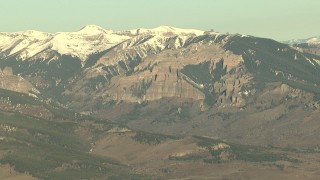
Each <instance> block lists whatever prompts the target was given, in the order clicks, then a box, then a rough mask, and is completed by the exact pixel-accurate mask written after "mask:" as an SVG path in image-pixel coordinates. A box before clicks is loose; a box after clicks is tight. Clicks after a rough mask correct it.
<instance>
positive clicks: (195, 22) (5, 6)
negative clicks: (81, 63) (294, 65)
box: [0, 0, 320, 40]
mask: <svg viewBox="0 0 320 180" xmlns="http://www.w3.org/2000/svg"><path fill="white" fill-rule="evenodd" d="M319 20H320V0H0V32H12V31H22V30H30V29H32V30H39V31H48V32H56V31H77V30H79V29H81V28H82V27H83V26H85V25H87V24H96V25H99V26H101V27H103V28H107V29H114V30H126V29H135V28H140V27H144V28H154V27H157V26H160V25H168V26H174V27H180V28H194V29H201V30H210V29H214V30H215V31H219V32H229V33H241V34H249V35H254V36H260V37H268V38H273V39H276V40H287V39H293V38H308V37H312V36H320V23H319Z"/></svg>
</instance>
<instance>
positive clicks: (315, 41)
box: [283, 36, 320, 45]
mask: <svg viewBox="0 0 320 180" xmlns="http://www.w3.org/2000/svg"><path fill="white" fill-rule="evenodd" d="M283 43H286V44H290V45H293V44H309V45H320V36H317V37H312V38H308V39H292V40H289V41H283Z"/></svg>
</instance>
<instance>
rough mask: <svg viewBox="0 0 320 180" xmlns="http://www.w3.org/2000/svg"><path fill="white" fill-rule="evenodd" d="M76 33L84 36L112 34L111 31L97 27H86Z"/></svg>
mask: <svg viewBox="0 0 320 180" xmlns="http://www.w3.org/2000/svg"><path fill="white" fill-rule="evenodd" d="M77 33H79V34H85V35H94V34H101V33H108V34H109V33H113V31H112V30H106V29H104V28H102V27H100V26H97V25H86V26H84V27H83V28H82V29H81V30H80V31H78V32H77Z"/></svg>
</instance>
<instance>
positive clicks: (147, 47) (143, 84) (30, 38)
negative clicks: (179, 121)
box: [0, 25, 320, 111]
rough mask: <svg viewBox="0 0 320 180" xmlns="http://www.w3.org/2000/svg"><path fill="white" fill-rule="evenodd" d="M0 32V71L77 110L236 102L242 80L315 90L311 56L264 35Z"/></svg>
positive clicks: (315, 65)
mask: <svg viewBox="0 0 320 180" xmlns="http://www.w3.org/2000/svg"><path fill="white" fill-rule="evenodd" d="M40 34H45V33H40ZM108 35H109V36H110V37H109V36H108ZM1 36H4V37H6V38H8V39H9V40H7V41H4V42H2V44H1V46H0V47H1V49H0V57H1V61H0V67H1V69H2V71H3V70H4V69H6V68H11V69H12V73H13V75H20V76H22V77H24V78H25V79H26V80H28V81H29V82H31V83H32V84H33V85H34V86H35V88H37V89H38V90H39V91H40V92H41V93H43V94H45V95H46V96H48V97H50V98H53V99H56V100H58V101H63V100H66V99H68V101H64V102H61V103H66V104H67V105H68V106H70V107H72V108H73V109H77V110H83V111H88V110H90V111H91V110H94V107H96V103H97V102H98V101H101V100H102V102H103V103H102V104H108V103H109V102H110V101H125V102H142V101H149V100H159V99H161V98H166V97H180V98H186V99H188V98H191V99H194V100H205V102H206V103H207V104H208V105H215V104H216V105H217V104H228V105H235V106H238V107H241V106H244V105H245V104H246V102H245V100H244V98H243V96H241V94H242V93H243V92H244V91H245V90H244V89H245V87H248V86H251V85H252V84H254V83H256V82H259V83H266V82H270V81H273V82H274V81H277V82H282V83H284V84H287V85H289V86H291V87H293V88H297V89H302V90H306V91H307V92H311V93H314V94H315V96H319V93H320V92H319V88H318V86H317V85H318V84H320V83H319V81H320V80H319V78H318V77H319V75H320V70H319V68H320V65H319V62H320V58H319V56H317V55H312V54H306V53H302V52H300V51H298V50H296V49H295V48H292V47H290V46H289V45H286V44H281V43H278V42H276V41H273V40H270V39H264V38H257V37H252V36H244V35H239V34H235V35H227V34H220V33H216V32H202V31H197V30H183V29H177V28H172V27H159V28H155V29H150V30H144V29H142V30H139V29H138V30H131V31H124V32H113V31H111V30H109V31H107V30H104V29H102V28H100V27H97V26H92V25H91V26H87V27H85V28H83V29H82V30H80V31H79V32H76V33H57V34H51V35H48V34H46V35H45V37H43V36H39V32H38V33H32V32H29V34H26V33H24V32H20V33H7V34H6V33H1ZM60 36H62V38H61V37H60ZM57 37H60V38H57ZM63 38H65V39H63ZM54 39H58V40H55V41H53V40H54ZM68 39H69V40H70V42H68ZM77 41H79V42H78V44H77ZM8 42H10V43H8ZM25 42H27V43H25ZM85 42H87V44H85ZM110 42H112V43H113V44H111V43H110ZM81 43H83V44H84V45H83V46H84V47H81ZM25 44H27V45H25ZM56 44H59V45H60V46H57V45H56ZM61 44H63V45H65V46H62V45H61ZM88 44H89V45H88ZM101 44H102V45H103V44H108V45H105V46H104V47H103V46H102V45H101ZM110 44H111V45H110ZM22 45H24V47H21V46H22ZM73 46H74V47H73ZM87 46H90V47H87ZM100 46H101V47H100ZM97 47H98V48H97ZM39 48H40V49H39ZM41 48H42V49H41ZM86 48H89V49H90V50H87V49H86ZM95 48H96V49H95ZM34 52H37V53H34ZM87 97H90V98H89V99H88V98H87Z"/></svg>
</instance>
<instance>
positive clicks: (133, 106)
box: [0, 25, 320, 179]
mask: <svg viewBox="0 0 320 180" xmlns="http://www.w3.org/2000/svg"><path fill="white" fill-rule="evenodd" d="M318 40H319V38H311V39H307V40H299V41H288V42H285V43H284V42H277V41H275V40H272V39H266V38H259V37H254V36H247V35H241V34H224V33H218V32H213V31H200V30H194V29H179V28H174V27H169V26H160V27H157V28H154V29H142V28H140V29H134V30H128V31H113V30H106V29H103V28H101V27H98V26H95V25H89V26H85V27H84V28H82V29H81V30H80V31H78V32H57V33H45V32H38V31H23V32H15V33H5V32H3V33H0V142H1V143H0V163H1V164H9V165H11V166H12V167H15V168H14V169H15V171H18V172H20V173H24V175H25V176H26V177H29V174H27V173H25V172H28V173H30V175H32V176H34V177H38V178H40V179H48V178H49V179H93V178H94V179H95V178H96V179H132V177H134V179H159V178H158V177H160V179H174V178H177V179H179V178H180V179H181V178H183V177H192V178H193V177H194V179H208V178H212V177H214V178H216V177H219V178H220V177H221V178H220V179H228V177H230V179H235V178H239V177H240V176H239V177H238V174H236V173H230V172H237V173H238V172H241V175H243V176H241V177H243V178H244V179H246V178H248V177H252V178H253V179H255V178H256V177H260V174H258V176H256V174H252V173H256V172H258V173H260V172H262V171H263V172H265V171H266V170H268V171H270V172H272V173H275V174H276V175H275V176H267V175H266V177H277V178H278V177H280V176H279V174H283V172H284V173H285V177H288V178H289V179H290V178H291V177H292V178H291V179H293V178H297V177H307V175H308V176H309V177H310V178H309V179H316V178H313V177H318V175H319V172H318V171H316V170H317V168H318V165H319V162H318V161H317V159H319V138H320V133H319V132H320V131H319V129H320V123H319V116H320V78H319V77H320V56H319V54H320V46H319V44H318V42H319V41H318ZM228 163H229V164H230V165H226V164H228ZM257 167H259V168H260V169H259V168H257ZM1 169H5V170H1ZM9 169H10V171H9ZM189 169H194V171H190V172H189ZM253 169H254V170H253ZM255 169H259V171H255ZM198 170H200V171H198ZM213 170H217V171H213ZM311 170H314V171H311ZM15 171H13V173H16V172H15ZM306 171H307V172H306ZM0 172H7V174H11V167H9V166H7V167H4V168H3V167H1V166H0ZM221 172H223V173H221ZM219 173H220V174H219ZM250 173H251V174H250ZM297 174H300V175H301V176H298V175H297ZM1 175H2V173H0V178H1V177H3V176H1ZM247 175H248V176H247ZM249 175H250V176H249ZM289 175H290V176H289ZM4 177H6V175H5V176H4ZM8 177H9V175H8ZM219 178H218V179H219Z"/></svg>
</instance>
